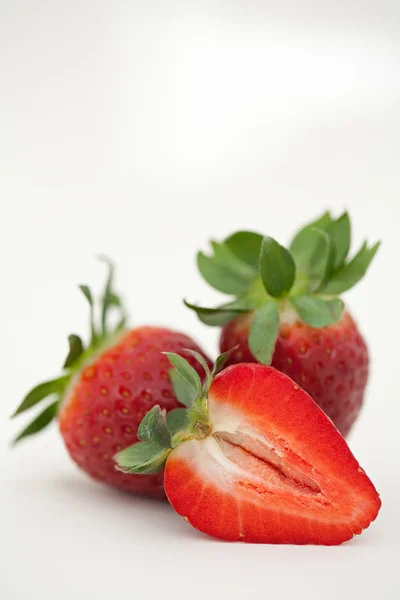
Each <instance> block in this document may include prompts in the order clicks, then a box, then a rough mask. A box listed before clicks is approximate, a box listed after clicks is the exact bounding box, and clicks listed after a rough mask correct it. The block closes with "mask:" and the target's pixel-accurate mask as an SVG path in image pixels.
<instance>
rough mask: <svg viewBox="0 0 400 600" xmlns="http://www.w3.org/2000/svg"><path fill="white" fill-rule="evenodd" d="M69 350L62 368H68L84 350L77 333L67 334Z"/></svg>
mask: <svg viewBox="0 0 400 600" xmlns="http://www.w3.org/2000/svg"><path fill="white" fill-rule="evenodd" d="M68 344H69V352H68V356H67V358H66V359H65V362H64V365H63V369H68V368H69V367H70V366H71V365H72V364H73V363H74V362H75V361H76V360H77V359H78V358H79V357H80V356H81V355H82V354H83V352H84V350H85V348H84V346H83V342H82V340H81V338H80V337H79V335H75V334H74V333H72V334H71V335H69V336H68Z"/></svg>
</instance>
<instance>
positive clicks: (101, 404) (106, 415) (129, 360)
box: [59, 327, 211, 498]
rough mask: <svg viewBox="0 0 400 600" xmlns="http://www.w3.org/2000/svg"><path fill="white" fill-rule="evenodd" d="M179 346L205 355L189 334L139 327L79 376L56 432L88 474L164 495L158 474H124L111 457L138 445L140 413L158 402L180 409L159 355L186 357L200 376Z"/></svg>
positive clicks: (148, 493) (165, 364)
mask: <svg viewBox="0 0 400 600" xmlns="http://www.w3.org/2000/svg"><path fill="white" fill-rule="evenodd" d="M183 348H189V349H192V350H197V352H200V353H201V354H202V355H203V356H204V357H205V358H206V359H207V361H208V362H209V364H211V362H210V360H209V359H208V357H207V356H206V355H205V354H204V352H203V351H202V350H201V348H199V346H198V345H197V344H195V343H194V342H193V340H192V339H190V338H189V337H188V336H186V335H183V334H182V333H178V332H176V331H171V330H169V329H164V328H160V327H140V328H138V329H134V330H132V331H129V332H128V333H126V334H124V335H123V337H122V338H121V339H120V340H119V342H118V343H117V344H116V345H114V346H113V347H111V348H109V349H108V350H106V351H105V352H104V353H103V354H101V356H98V357H97V358H96V359H94V360H93V362H92V363H91V364H90V365H88V366H86V367H85V368H84V370H83V371H82V373H81V374H80V375H79V378H78V380H77V381H76V383H75V385H74V387H73V389H72V390H71V392H70V395H69V397H68V398H67V399H66V401H65V402H64V404H63V405H62V407H61V410H60V412H59V424H60V430H61V434H62V436H63V438H64V442H65V445H66V447H67V450H68V452H69V454H70V455H71V458H72V459H73V460H74V461H75V462H76V463H77V464H78V466H79V467H80V468H81V469H83V471H85V472H86V473H87V474H88V475H90V476H91V477H94V478H95V479H97V480H99V481H103V482H104V483H108V484H110V485H113V486H116V487H118V488H121V489H122V490H126V491H129V492H134V493H136V494H142V495H146V496H153V497H155V498H163V497H165V492H164V486H163V473H162V472H161V473H157V474H155V475H126V474H124V473H121V472H120V471H117V470H116V468H115V462H114V461H113V456H114V455H115V453H116V452H118V451H119V450H122V449H123V448H126V447H127V446H130V445H132V444H134V443H135V442H137V441H138V438H137V435H136V433H137V429H138V426H139V424H140V421H141V420H142V418H143V417H144V415H145V414H146V413H147V412H148V411H149V410H150V409H151V408H152V407H153V406H154V405H155V404H159V405H160V406H161V407H162V408H165V409H166V410H167V411H169V410H171V409H173V408H177V407H179V406H181V405H180V404H179V403H178V401H177V399H176V397H175V395H174V391H173V388H172V384H171V381H170V379H169V375H168V371H169V369H170V368H171V364H170V362H169V361H168V359H167V357H166V356H165V355H164V354H162V352H165V351H168V352H176V353H178V354H182V355H183V356H185V358H186V360H188V361H189V362H190V363H191V364H192V366H193V367H194V368H195V369H196V370H197V371H198V372H199V374H200V375H201V376H203V374H204V372H203V369H202V367H200V366H199V363H198V362H197V361H196V360H195V359H193V358H192V357H190V356H189V355H188V354H185V353H182V349H183Z"/></svg>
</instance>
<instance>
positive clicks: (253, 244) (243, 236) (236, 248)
mask: <svg viewBox="0 0 400 600" xmlns="http://www.w3.org/2000/svg"><path fill="white" fill-rule="evenodd" d="M262 240H263V236H262V235H260V234H259V233H254V232H253V231H237V232H236V233H232V235H230V236H229V237H227V238H226V239H225V240H224V244H225V245H226V246H228V248H229V250H230V251H231V252H233V254H235V256H237V257H238V258H239V259H240V260H241V261H242V262H244V263H246V264H247V265H249V266H250V267H252V268H253V269H254V270H255V272H256V273H257V272H258V259H259V256H260V250H261V243H262Z"/></svg>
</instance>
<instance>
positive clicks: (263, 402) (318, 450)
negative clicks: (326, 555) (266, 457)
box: [165, 363, 381, 545]
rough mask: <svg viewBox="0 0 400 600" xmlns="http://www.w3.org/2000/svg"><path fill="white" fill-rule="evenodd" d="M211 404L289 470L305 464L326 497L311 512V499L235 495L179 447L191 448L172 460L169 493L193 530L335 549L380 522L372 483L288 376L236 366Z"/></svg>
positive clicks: (266, 493)
mask: <svg viewBox="0 0 400 600" xmlns="http://www.w3.org/2000/svg"><path fill="white" fill-rule="evenodd" d="M209 402H216V403H218V404H219V405H223V406H226V407H230V406H231V407H234V408H235V409H237V410H239V411H240V412H241V413H243V415H244V416H245V419H246V422H247V424H251V426H252V429H253V430H254V431H255V432H257V433H258V434H262V435H263V436H264V435H265V436H266V437H267V438H269V439H270V440H273V441H274V445H275V447H276V448H280V450H281V451H282V452H283V455H284V458H285V461H286V463H287V464H289V465H291V466H293V467H295V466H296V465H297V466H298V465H299V464H300V463H301V464H302V465H303V466H304V465H306V468H307V469H308V473H309V474H310V476H311V477H312V478H313V479H314V480H315V481H316V482H318V485H319V486H320V488H321V491H322V494H323V495H322V496H321V501H320V500H318V502H314V504H313V505H312V506H311V505H310V506H309V501H308V500H307V496H305V498H306V499H305V500H304V496H303V499H302V501H301V502H300V503H297V504H296V503H295V504H293V492H292V490H290V491H289V492H287V491H278V492H277V491H276V489H275V491H274V492H273V493H271V489H269V490H268V486H266V487H264V488H260V489H256V488H255V486H254V485H253V486H252V487H251V486H250V487H246V481H242V482H241V485H240V486H236V487H235V488H234V491H233V493H232V490H228V491H227V490H226V489H223V488H221V487H218V486H217V485H216V484H215V481H214V480H213V479H210V480H207V476H206V475H205V474H204V472H203V474H202V473H201V472H200V469H199V467H198V466H197V464H196V463H194V462H193V461H190V460H187V459H185V458H182V448H181V446H184V444H185V443H186V444H188V443H190V442H183V444H181V446H178V448H177V449H176V450H173V451H172V453H171V454H170V456H169V458H168V460H167V464H166V468H165V489H166V493H167V496H168V499H169V501H170V502H171V504H172V506H173V507H174V508H175V510H176V511H177V512H178V513H179V514H180V515H181V516H183V517H184V518H185V520H186V521H188V522H190V523H191V525H193V526H194V527H195V528H197V529H199V530H200V531H202V532H204V533H207V534H209V535H211V536H214V537H217V538H221V539H224V540H228V541H245V542H251V543H276V544H278V543H281V544H282V543H285V544H286V543H291V544H324V545H337V544H341V543H342V542H344V541H347V540H349V539H351V538H352V537H353V536H354V535H355V534H359V533H361V532H362V530H363V529H365V528H366V527H368V526H369V524H370V523H371V522H372V521H373V520H374V519H375V518H376V516H377V514H378V511H379V508H380V506H381V501H380V499H379V496H378V494H377V492H376V490H375V488H374V486H373V484H372V483H371V481H370V480H369V478H368V477H367V475H366V474H365V473H364V471H363V469H361V468H360V466H359V464H358V462H357V460H356V459H355V458H354V456H353V454H352V453H351V451H350V449H349V447H348V446H347V444H346V442H345V441H344V439H343V437H342V436H341V435H340V434H339V433H338V431H337V429H336V428H335V426H334V425H333V424H332V422H331V421H330V420H329V419H328V418H327V417H326V415H325V414H324V413H323V412H322V411H321V410H320V409H319V408H318V406H317V405H316V404H315V403H314V402H313V400H312V399H311V397H310V396H309V395H308V394H306V393H305V392H304V391H303V390H302V389H301V388H300V387H299V386H298V385H297V384H295V383H294V382H293V381H292V380H291V379H289V378H288V377H287V376H286V375H284V374H282V373H280V372H278V371H276V370H275V369H273V368H271V367H266V366H264V365H260V364H254V363H253V364H239V365H235V366H231V367H229V368H227V369H226V370H224V371H223V372H222V373H221V374H220V375H218V376H217V377H216V379H215V380H214V382H213V384H212V387H211V390H210V393H209ZM183 451H184V449H183ZM206 473H207V472H206ZM253 488H254V489H253ZM260 498H261V500H260ZM260 502H261V503H262V505H261V506H260ZM293 507H294V508H293Z"/></svg>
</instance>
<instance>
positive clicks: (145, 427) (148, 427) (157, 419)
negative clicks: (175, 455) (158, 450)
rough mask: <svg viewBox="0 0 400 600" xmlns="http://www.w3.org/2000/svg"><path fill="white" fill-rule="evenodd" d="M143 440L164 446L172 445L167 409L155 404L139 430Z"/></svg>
mask: <svg viewBox="0 0 400 600" xmlns="http://www.w3.org/2000/svg"><path fill="white" fill-rule="evenodd" d="M137 436H138V438H139V440H141V441H142V442H153V443H154V444H158V445H159V446H162V447H163V448H170V447H171V435H170V432H169V429H168V426H167V420H166V411H165V410H161V408H160V407H159V406H158V404H157V405H156V406H153V408H152V409H151V410H149V412H148V413H147V414H146V415H145V416H144V417H143V419H142V421H141V423H140V425H139V428H138V432H137Z"/></svg>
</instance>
